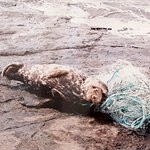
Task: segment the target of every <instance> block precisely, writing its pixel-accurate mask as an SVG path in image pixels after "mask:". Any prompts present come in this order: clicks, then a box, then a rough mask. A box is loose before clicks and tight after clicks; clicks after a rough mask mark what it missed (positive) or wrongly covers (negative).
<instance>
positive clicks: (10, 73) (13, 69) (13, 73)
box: [2, 63, 23, 80]
mask: <svg viewBox="0 0 150 150" xmlns="http://www.w3.org/2000/svg"><path fill="white" fill-rule="evenodd" d="M22 67H23V64H17V63H16V64H10V65H8V66H6V67H5V68H4V69H3V71H2V76H3V77H4V76H5V77H7V78H8V79H10V80H17V78H18V77H17V76H18V75H17V73H18V71H19V69H21V68H22Z"/></svg>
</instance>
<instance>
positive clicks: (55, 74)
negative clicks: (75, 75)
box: [48, 68, 69, 78]
mask: <svg viewBox="0 0 150 150" xmlns="http://www.w3.org/2000/svg"><path fill="white" fill-rule="evenodd" d="M67 74H69V71H68V70H65V69H61V68H55V69H53V70H52V71H51V72H50V74H49V76H48V78H59V77H61V76H65V75H67Z"/></svg>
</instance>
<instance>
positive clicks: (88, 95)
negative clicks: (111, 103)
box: [2, 64, 107, 103]
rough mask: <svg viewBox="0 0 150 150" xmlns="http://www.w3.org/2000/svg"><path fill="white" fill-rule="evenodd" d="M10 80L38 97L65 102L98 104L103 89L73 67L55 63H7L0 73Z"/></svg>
mask: <svg viewBox="0 0 150 150" xmlns="http://www.w3.org/2000/svg"><path fill="white" fill-rule="evenodd" d="M2 75H3V76H6V77H7V78H8V79H10V80H18V81H21V82H23V83H24V84H26V85H28V87H29V89H30V91H32V92H34V93H36V94H37V95H39V96H44V97H49V98H53V99H58V98H61V99H63V100H65V101H72V102H76V101H87V102H90V103H100V102H101V100H102V98H103V94H106V93H107V86H106V85H104V83H102V82H101V81H100V80H93V78H91V77H87V76H85V75H84V74H83V72H80V71H79V70H76V69H74V68H71V67H69V66H64V65H58V64H43V65H24V64H10V65H8V66H7V67H5V68H4V70H3V72H2Z"/></svg>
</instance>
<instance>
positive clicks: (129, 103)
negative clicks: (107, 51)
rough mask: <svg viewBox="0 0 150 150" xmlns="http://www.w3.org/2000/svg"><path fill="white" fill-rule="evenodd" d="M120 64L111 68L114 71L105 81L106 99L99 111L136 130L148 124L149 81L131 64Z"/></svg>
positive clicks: (149, 121) (149, 104)
mask: <svg viewBox="0 0 150 150" xmlns="http://www.w3.org/2000/svg"><path fill="white" fill-rule="evenodd" d="M120 64H121V63H120V62H119V64H115V65H113V66H112V67H114V68H115V69H116V70H115V71H114V72H113V73H112V76H111V78H110V79H108V80H107V85H108V89H109V93H108V98H107V99H106V101H105V102H103V104H102V105H101V106H99V110H100V111H102V112H104V113H108V114H109V115H110V116H111V117H112V118H113V119H114V120H115V121H116V122H118V123H119V124H121V125H123V126H125V127H127V128H130V129H133V130H137V129H139V128H143V127H145V126H148V124H149V123H150V81H149V79H148V78H147V77H146V76H145V75H144V74H142V73H141V72H140V71H139V70H138V69H137V68H136V67H133V66H132V65H131V64H129V63H125V64H124V62H123V63H122V65H120ZM117 65H118V66H119V68H118V67H116V66H117Z"/></svg>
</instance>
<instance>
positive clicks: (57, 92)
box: [51, 88, 66, 100]
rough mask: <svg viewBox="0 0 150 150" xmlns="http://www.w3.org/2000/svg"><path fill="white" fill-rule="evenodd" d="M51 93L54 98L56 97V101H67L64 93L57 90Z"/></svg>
mask: <svg viewBox="0 0 150 150" xmlns="http://www.w3.org/2000/svg"><path fill="white" fill-rule="evenodd" d="M51 92H52V95H53V97H54V98H55V99H57V98H61V99H63V100H66V96H65V95H64V94H63V93H61V92H60V91H58V90H57V89H55V88H53V89H52V90H51Z"/></svg>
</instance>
